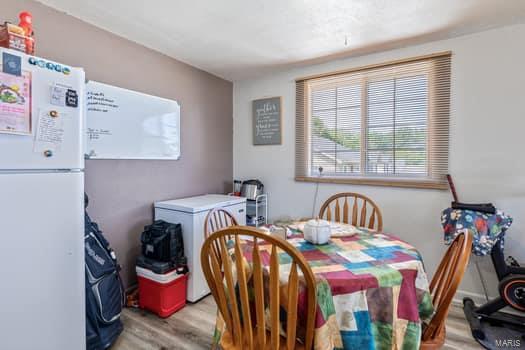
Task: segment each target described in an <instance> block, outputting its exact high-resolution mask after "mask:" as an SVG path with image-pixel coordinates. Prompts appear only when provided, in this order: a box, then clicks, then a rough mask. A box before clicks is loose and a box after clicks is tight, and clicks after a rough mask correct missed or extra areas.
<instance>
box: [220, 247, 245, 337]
mask: <svg viewBox="0 0 525 350" xmlns="http://www.w3.org/2000/svg"><path fill="white" fill-rule="evenodd" d="M220 245H221V261H222V265H223V271H224V279H226V286H227V289H228V300H229V302H230V305H229V310H230V313H231V316H232V317H231V319H232V320H233V327H232V329H231V332H232V338H233V341H234V343H235V345H238V346H241V345H242V331H241V320H240V317H239V308H238V305H239V303H238V302H237V295H236V293H235V282H234V281H233V272H232V262H231V260H230V257H229V253H228V248H227V247H226V242H225V238H224V237H221V239H220Z"/></svg>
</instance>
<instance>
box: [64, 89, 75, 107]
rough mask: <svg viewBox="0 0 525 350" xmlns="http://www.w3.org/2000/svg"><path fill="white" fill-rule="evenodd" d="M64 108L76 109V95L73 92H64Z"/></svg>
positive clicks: (69, 90)
mask: <svg viewBox="0 0 525 350" xmlns="http://www.w3.org/2000/svg"><path fill="white" fill-rule="evenodd" d="M66 106H68V107H75V108H76V107H78V94H77V92H76V91H75V90H71V89H68V90H67V92H66Z"/></svg>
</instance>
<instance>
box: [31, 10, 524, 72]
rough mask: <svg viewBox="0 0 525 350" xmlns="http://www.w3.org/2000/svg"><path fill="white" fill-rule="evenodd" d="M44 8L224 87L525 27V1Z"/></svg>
mask: <svg viewBox="0 0 525 350" xmlns="http://www.w3.org/2000/svg"><path fill="white" fill-rule="evenodd" d="M39 1H40V2H41V3H44V4H46V5H48V6H50V7H53V8H55V9H58V10H61V11H64V12H66V13H68V14H70V15H72V16H74V17H78V18H80V19H82V20H84V21H86V22H88V23H91V24H93V25H95V26H98V27H100V28H103V29H106V30H108V31H110V32H113V33H115V34H117V35H119V36H122V37H124V38H127V39H129V40H132V41H135V42H137V43H140V44H142V45H144V46H147V47H149V48H152V49H154V50H157V51H160V52H162V53H164V54H166V55H169V56H171V57H174V58H176V59H179V60H181V61H184V62H186V63H189V64H191V65H193V66H196V67H198V68H201V69H203V70H205V71H208V72H210V73H213V74H215V75H218V76H220V77H223V78H226V79H228V80H241V79H245V78H250V77H254V76H258V75H261V74H265V73H269V72H272V71H274V70H276V69H282V68H285V67H288V66H292V65H298V64H306V63H308V62H313V61H315V62H320V61H323V60H328V59H330V58H334V57H342V56H349V55H352V54H354V55H355V54H362V53H367V52H373V51H378V50H382V49H387V48H394V47H400V46H406V45H409V44H415V43H421V42H425V41H429V40H435V39H442V38H448V37H453V36H457V35H461V34H466V33H472V32H476V31H481V30H485V29H489V28H494V27H499V26H504V25H508V24H513V23H523V22H525V1H524V0H403V1H401V0H264V1H262V0H222V1H218V0H208V1H204V0H192V1H181V0H149V1H140V0H111V1H108V0H89V1H88V0H84V1H82V0H39ZM345 40H346V42H347V43H346V44H345Z"/></svg>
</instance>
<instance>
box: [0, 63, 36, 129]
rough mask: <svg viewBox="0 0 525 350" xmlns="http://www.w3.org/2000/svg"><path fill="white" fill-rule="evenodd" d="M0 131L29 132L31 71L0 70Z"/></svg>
mask: <svg viewBox="0 0 525 350" xmlns="http://www.w3.org/2000/svg"><path fill="white" fill-rule="evenodd" d="M0 132H1V133H10V134H26V135H27V134H31V73H29V72H23V73H22V75H21V76H16V75H11V74H6V73H1V72H0Z"/></svg>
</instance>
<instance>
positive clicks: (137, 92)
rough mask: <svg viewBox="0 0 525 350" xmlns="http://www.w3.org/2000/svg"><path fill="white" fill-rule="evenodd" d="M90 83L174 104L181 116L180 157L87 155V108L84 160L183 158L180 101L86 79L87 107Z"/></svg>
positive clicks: (180, 128)
mask: <svg viewBox="0 0 525 350" xmlns="http://www.w3.org/2000/svg"><path fill="white" fill-rule="evenodd" d="M90 82H91V83H97V84H100V85H105V86H109V87H112V88H117V89H120V90H123V91H124V92H131V93H134V94H138V95H142V96H146V97H153V98H156V99H159V100H163V101H166V102H174V103H175V104H176V105H177V106H178V108H179V116H178V117H179V155H178V156H177V157H154V156H151V157H118V156H110V155H108V156H104V155H102V156H99V155H90V154H88V153H86V151H87V149H88V147H87V144H88V138H87V137H86V133H87V119H88V116H87V114H88V111H87V108H85V113H86V116H85V118H84V123H85V125H84V132H83V134H82V135H83V136H84V145H83V146H84V159H85V160H165V161H169V160H179V159H180V158H181V155H182V132H181V130H182V125H181V118H180V115H181V113H182V106H181V104H180V103H179V101H176V100H171V99H169V98H165V97H160V96H155V95H150V94H146V93H144V92H141V91H136V90H131V89H126V88H122V87H119V86H115V85H111V84H107V83H102V82H100V81H95V80H88V79H86V83H85V89H84V94H85V102H84V103H86V105H87V85H88V83H90Z"/></svg>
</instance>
